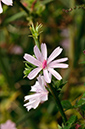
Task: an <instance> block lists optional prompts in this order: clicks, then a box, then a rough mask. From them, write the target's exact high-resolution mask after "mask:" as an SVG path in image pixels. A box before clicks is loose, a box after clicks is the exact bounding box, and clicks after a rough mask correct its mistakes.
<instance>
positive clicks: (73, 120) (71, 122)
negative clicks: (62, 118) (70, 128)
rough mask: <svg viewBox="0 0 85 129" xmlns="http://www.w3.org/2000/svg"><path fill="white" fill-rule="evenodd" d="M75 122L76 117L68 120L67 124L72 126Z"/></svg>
mask: <svg viewBox="0 0 85 129" xmlns="http://www.w3.org/2000/svg"><path fill="white" fill-rule="evenodd" d="M76 120H77V117H76V116H75V115H73V116H71V117H70V118H69V120H68V121H67V123H68V124H70V125H72V124H73V123H75V121H76Z"/></svg>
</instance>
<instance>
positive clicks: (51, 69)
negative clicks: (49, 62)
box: [48, 68, 62, 80]
mask: <svg viewBox="0 0 85 129" xmlns="http://www.w3.org/2000/svg"><path fill="white" fill-rule="evenodd" d="M48 71H49V72H50V73H51V74H52V75H53V76H54V77H55V78H57V79H58V80H61V79H62V77H61V75H60V74H59V73H58V72H56V71H55V70H54V69H53V68H48Z"/></svg>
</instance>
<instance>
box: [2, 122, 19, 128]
mask: <svg viewBox="0 0 85 129" xmlns="http://www.w3.org/2000/svg"><path fill="white" fill-rule="evenodd" d="M0 127H1V129H17V128H16V125H15V123H13V122H12V121H11V120H7V121H6V123H4V124H1V126H0Z"/></svg>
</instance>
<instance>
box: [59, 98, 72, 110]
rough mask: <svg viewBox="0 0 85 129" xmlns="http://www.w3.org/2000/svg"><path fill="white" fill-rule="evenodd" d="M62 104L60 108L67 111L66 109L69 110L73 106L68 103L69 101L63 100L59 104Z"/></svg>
mask: <svg viewBox="0 0 85 129" xmlns="http://www.w3.org/2000/svg"><path fill="white" fill-rule="evenodd" d="M61 104H62V107H63V108H64V109H65V110H68V109H71V108H73V106H72V105H71V103H70V101H69V100H63V101H62V102H61Z"/></svg>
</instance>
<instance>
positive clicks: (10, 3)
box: [1, 0, 13, 5]
mask: <svg viewBox="0 0 85 129" xmlns="http://www.w3.org/2000/svg"><path fill="white" fill-rule="evenodd" d="M1 1H2V2H3V3H4V4H6V5H12V3H13V2H12V0H1Z"/></svg>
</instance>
